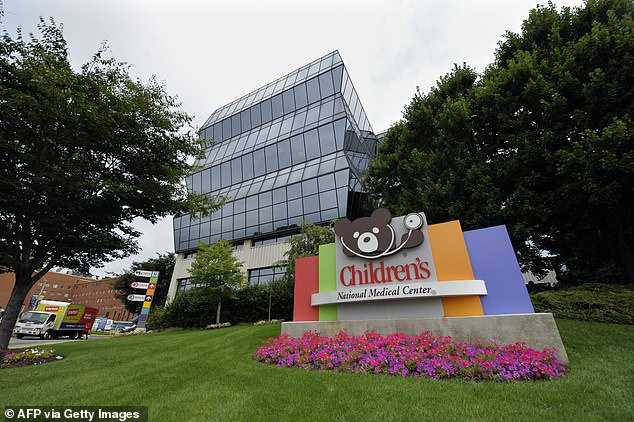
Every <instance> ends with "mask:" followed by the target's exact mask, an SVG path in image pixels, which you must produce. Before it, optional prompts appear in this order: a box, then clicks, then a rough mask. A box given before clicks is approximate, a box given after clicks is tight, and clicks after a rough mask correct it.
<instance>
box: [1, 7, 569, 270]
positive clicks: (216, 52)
mask: <svg viewBox="0 0 634 422" xmlns="http://www.w3.org/2000/svg"><path fill="white" fill-rule="evenodd" d="M0 2H2V3H3V5H4V18H3V21H2V29H3V30H6V31H8V32H9V33H11V34H15V29H16V28H17V27H19V26H21V27H22V28H23V31H24V32H33V31H35V30H36V24H37V23H38V19H39V17H40V16H41V17H44V18H45V19H48V18H50V17H52V18H54V19H55V21H56V22H57V23H58V24H62V25H63V31H64V36H65V38H66V40H67V42H68V46H69V50H70V58H71V62H72V63H73V65H74V66H76V67H79V66H80V65H81V64H82V63H85V62H87V61H89V60H90V58H91V56H92V54H94V53H95V51H96V50H97V49H98V48H99V47H100V45H101V44H102V42H103V41H107V43H108V45H109V47H110V49H111V52H112V56H114V57H115V58H116V59H117V60H119V61H124V62H127V63H129V64H130V65H132V68H131V71H130V72H131V74H132V75H133V76H134V77H138V78H140V79H141V80H144V81H147V80H148V79H149V78H150V77H151V76H152V75H156V77H157V79H158V80H159V81H164V82H165V84H166V87H167V92H168V93H169V94H171V95H175V96H177V97H178V98H179V100H180V101H181V103H182V109H183V110H184V111H186V112H187V113H189V114H190V115H192V116H194V125H195V127H196V128H198V127H200V126H201V125H202V124H203V123H204V122H205V120H206V119H207V117H209V115H210V114H211V113H212V111H213V110H215V109H216V108H218V107H220V106H223V105H225V104H227V103H228V102H230V101H232V100H235V99H237V98H239V97H241V96H242V95H244V94H247V93H249V92H251V91H253V90H255V89H257V88H259V87H260V86H262V85H265V84H266V83H268V82H270V81H272V80H274V79H277V78H278V77H280V76H283V75H285V74H286V73H289V72H291V71H292V70H295V69H297V68H299V67H301V66H302V65H304V64H306V63H308V62H310V61H312V60H314V59H316V58H318V57H320V56H323V55H324V54H326V53H329V52H331V51H333V50H339V52H340V54H341V57H342V58H343V61H344V63H345V65H346V68H347V69H348V72H349V74H350V77H351V78H352V81H353V83H354V85H355V87H356V89H357V92H358V94H359V97H360V100H361V102H362V104H363V106H364V109H365V111H366V113H367V115H368V118H369V120H370V123H371V125H372V127H373V128H374V130H375V131H382V130H384V129H387V128H389V127H390V126H391V125H392V124H393V123H394V122H396V121H397V120H399V119H400V118H401V116H402V110H403V107H404V106H405V105H406V104H407V103H409V101H410V99H411V98H412V96H413V95H414V93H415V91H416V87H417V86H419V87H420V89H421V90H422V91H423V92H428V91H429V88H430V87H431V86H433V85H434V84H435V82H436V80H437V79H438V78H439V77H440V76H442V75H444V74H446V73H447V72H449V71H450V70H451V68H452V66H453V64H454V63H463V62H466V63H467V64H469V65H471V66H472V67H475V68H476V70H477V71H479V72H480V71H482V70H483V69H484V67H485V66H486V65H487V64H489V63H490V62H491V61H492V60H493V53H494V51H495V47H496V45H497V43H498V42H499V41H500V40H502V38H503V35H504V33H505V31H507V30H509V31H513V32H519V31H520V28H521V24H522V21H523V20H524V19H526V18H527V17H528V12H529V10H530V9H532V8H534V7H535V6H536V4H537V1H536V0H512V1H510V0H506V1H505V0H497V1H494V0H479V1H467V0H462V1H459V0H412V1H407V0H403V1H400V0H391V1H388V0H366V1H349V0H334V1H333V0H319V1H297V0H295V1H291V0H288V1H282V0H269V1H265V0H251V1H247V0H226V1H215V0H207V1H202V0H200V1H195V0H179V1H178V2H176V1H173V0H172V1H165V0H101V1H92V0H0ZM544 3H546V2H545V1H542V2H541V4H544ZM581 3H582V2H581V1H580V0H577V1H572V0H567V1H563V0H559V1H556V2H555V4H556V5H557V6H558V7H561V6H579V5H581ZM136 226H137V227H138V229H139V230H140V231H141V232H143V236H142V237H141V238H140V239H139V245H140V246H141V248H142V249H143V251H142V253H141V254H140V255H138V256H135V257H130V258H128V259H125V260H119V261H115V262H112V263H110V264H107V265H106V266H105V267H104V268H101V269H95V270H93V273H94V274H99V275H105V274H106V272H108V271H110V272H115V273H122V272H123V271H124V270H126V269H128V268H129V267H130V264H131V263H132V261H142V260H144V259H147V258H150V257H153V256H155V255H156V253H157V252H161V253H163V252H166V251H173V250H174V244H173V238H172V230H171V229H172V219H171V218H166V219H164V220H163V221H161V222H160V223H159V224H156V225H154V226H153V225H151V224H149V223H147V222H137V224H136Z"/></svg>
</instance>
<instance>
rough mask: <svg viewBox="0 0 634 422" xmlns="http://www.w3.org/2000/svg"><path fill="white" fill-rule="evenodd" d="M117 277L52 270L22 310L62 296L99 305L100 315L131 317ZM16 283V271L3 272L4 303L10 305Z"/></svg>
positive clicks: (0, 291) (1, 296) (0, 281)
mask: <svg viewBox="0 0 634 422" xmlns="http://www.w3.org/2000/svg"><path fill="white" fill-rule="evenodd" d="M113 281H114V279H112V278H110V279H104V280H94V279H92V278H90V277H85V276H81V275H74V274H66V273H62V272H55V271H49V272H48V273H46V274H45V275H44V276H43V277H42V278H41V279H40V280H39V281H38V282H37V283H35V285H34V286H33V287H32V288H31V290H29V293H28V294H27V296H26V298H25V300H24V303H23V304H22V311H24V310H27V309H29V308H32V307H34V306H35V304H36V303H37V302H39V301H40V300H58V301H62V302H72V303H78V304H82V305H87V306H92V307H95V308H99V314H98V316H100V317H108V318H111V319H116V320H121V321H129V320H131V319H132V318H133V317H134V315H133V314H130V313H129V312H128V311H126V309H125V307H124V306H123V304H122V303H121V301H120V300H119V299H117V298H116V297H115V294H116V290H114V289H113V288H112V286H111V283H112V282H113ZM14 285H15V274H14V273H3V274H0V307H3V308H6V307H7V304H8V303H9V298H10V297H11V291H12V290H13V286H14Z"/></svg>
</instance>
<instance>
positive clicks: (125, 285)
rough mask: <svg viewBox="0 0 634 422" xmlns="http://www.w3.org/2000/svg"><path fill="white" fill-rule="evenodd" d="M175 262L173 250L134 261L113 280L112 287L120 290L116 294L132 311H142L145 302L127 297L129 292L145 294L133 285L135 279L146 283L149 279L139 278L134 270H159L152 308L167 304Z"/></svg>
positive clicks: (135, 312)
mask: <svg viewBox="0 0 634 422" xmlns="http://www.w3.org/2000/svg"><path fill="white" fill-rule="evenodd" d="M175 264H176V255H174V253H172V252H166V253H165V254H157V256H156V258H150V259H148V260H145V261H142V262H133V263H132V265H131V266H130V270H129V271H126V272H125V273H124V274H122V275H120V276H118V277H117V278H116V279H115V280H114V281H113V282H112V287H113V288H114V289H116V290H117V292H118V293H117V295H116V296H117V297H118V298H119V299H120V300H121V303H123V305H124V306H125V308H126V309H127V310H128V311H129V312H130V313H133V314H138V313H140V312H141V307H142V306H143V302H132V301H129V300H128V299H127V297H128V295H129V294H143V293H144V292H143V291H141V290H138V289H133V288H132V286H131V285H132V283H133V282H135V281H136V282H139V281H140V282H144V283H146V282H147V281H148V279H147V278H139V277H137V276H135V275H134V272H135V271H139V270H140V271H143V270H147V271H158V272H159V278H158V281H157V283H156V290H155V292H154V298H153V300H152V309H154V308H155V307H156V306H163V305H165V299H167V292H168V290H169V287H170V282H171V281H172V273H173V272H174V265H175Z"/></svg>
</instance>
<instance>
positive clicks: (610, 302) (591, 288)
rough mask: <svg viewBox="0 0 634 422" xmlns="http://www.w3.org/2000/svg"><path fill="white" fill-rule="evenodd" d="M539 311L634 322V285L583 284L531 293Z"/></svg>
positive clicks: (556, 315)
mask: <svg viewBox="0 0 634 422" xmlns="http://www.w3.org/2000/svg"><path fill="white" fill-rule="evenodd" d="M531 300H532V301H533V306H534V307H535V312H551V313H552V314H553V315H554V316H555V317H557V318H568V319H577V320H582V321H596V322H611V323H616V324H630V325H632V324H634V288H633V287H632V286H627V285H618V284H583V285H579V286H571V287H567V288H562V289H555V290H549V291H542V292H538V293H534V294H532V295H531Z"/></svg>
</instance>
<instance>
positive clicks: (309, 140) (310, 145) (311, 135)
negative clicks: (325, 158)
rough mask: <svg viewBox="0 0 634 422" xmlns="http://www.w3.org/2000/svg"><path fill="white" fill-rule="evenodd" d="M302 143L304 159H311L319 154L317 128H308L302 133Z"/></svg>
mask: <svg viewBox="0 0 634 422" xmlns="http://www.w3.org/2000/svg"><path fill="white" fill-rule="evenodd" d="M304 145H305V146H306V159H307V160H312V159H315V158H317V157H319V155H320V150H319V138H318V137H317V129H312V130H309V131H308V132H306V133H304Z"/></svg>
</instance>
